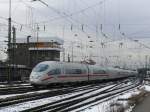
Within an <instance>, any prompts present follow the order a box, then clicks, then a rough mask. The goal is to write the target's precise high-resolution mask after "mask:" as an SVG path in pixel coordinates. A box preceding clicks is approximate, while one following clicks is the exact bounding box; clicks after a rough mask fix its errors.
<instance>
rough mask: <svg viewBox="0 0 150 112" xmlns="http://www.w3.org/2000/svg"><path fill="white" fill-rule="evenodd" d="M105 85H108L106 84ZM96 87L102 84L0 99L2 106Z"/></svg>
mask: <svg viewBox="0 0 150 112" xmlns="http://www.w3.org/2000/svg"><path fill="white" fill-rule="evenodd" d="M103 86H104V85H101V87H103ZM105 86H107V85H106V84H105ZM96 87H100V85H99V86H97V85H96V84H92V85H88V86H83V87H77V88H74V87H69V88H64V89H58V90H49V91H48V92H42V93H31V94H25V95H19V96H16V97H8V98H6V99H0V107H4V106H8V105H12V104H17V103H22V102H27V101H32V100H38V99H42V98H47V97H53V96H57V95H63V94H67V93H73V92H78V91H83V90H88V89H91V88H96Z"/></svg>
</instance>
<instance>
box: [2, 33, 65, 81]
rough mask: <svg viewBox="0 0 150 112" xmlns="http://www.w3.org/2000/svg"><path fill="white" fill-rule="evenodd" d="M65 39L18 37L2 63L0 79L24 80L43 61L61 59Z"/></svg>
mask: <svg viewBox="0 0 150 112" xmlns="http://www.w3.org/2000/svg"><path fill="white" fill-rule="evenodd" d="M63 43H64V41H63V40H62V39H60V38H58V37H39V38H38V39H37V38H35V37H31V36H28V37H27V38H17V39H16V40H13V41H12V42H11V45H10V48H9V49H8V53H9V59H8V61H7V62H6V63H5V64H0V81H8V80H22V79H23V78H25V77H27V78H28V77H29V74H30V72H31V70H32V68H33V67H34V66H35V65H36V64H38V63H40V62H42V61H60V52H61V51H62V50H63V48H62V45H63Z"/></svg>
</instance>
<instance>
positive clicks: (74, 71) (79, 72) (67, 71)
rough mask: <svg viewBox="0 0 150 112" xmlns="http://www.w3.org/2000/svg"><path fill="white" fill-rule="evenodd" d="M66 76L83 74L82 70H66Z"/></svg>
mask: <svg viewBox="0 0 150 112" xmlns="http://www.w3.org/2000/svg"><path fill="white" fill-rule="evenodd" d="M66 74H82V70H81V69H66Z"/></svg>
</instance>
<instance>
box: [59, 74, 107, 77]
mask: <svg viewBox="0 0 150 112" xmlns="http://www.w3.org/2000/svg"><path fill="white" fill-rule="evenodd" d="M89 76H90V77H91V76H109V75H108V74H100V75H89ZM72 77H88V75H83V74H81V75H77V76H58V78H72Z"/></svg>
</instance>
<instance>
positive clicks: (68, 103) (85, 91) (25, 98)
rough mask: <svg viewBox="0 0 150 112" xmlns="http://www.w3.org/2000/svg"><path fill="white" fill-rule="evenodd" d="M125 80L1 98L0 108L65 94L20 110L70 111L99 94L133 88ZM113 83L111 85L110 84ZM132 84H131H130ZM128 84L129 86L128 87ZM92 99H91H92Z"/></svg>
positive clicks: (104, 94)
mask: <svg viewBox="0 0 150 112" xmlns="http://www.w3.org/2000/svg"><path fill="white" fill-rule="evenodd" d="M126 83H127V81H126V80H124V81H121V82H118V83H117V84H113V83H107V84H91V85H87V86H82V87H76V88H74V87H72V88H71V87H70V88H64V89H58V90H54V91H49V92H45V93H36V94H29V95H20V96H16V97H10V98H6V99H3V100H0V110H1V109H3V108H4V107H5V106H6V107H5V108H9V105H10V106H11V107H12V106H13V105H15V104H19V105H21V103H24V102H26V103H27V102H29V101H35V102H36V100H39V99H44V98H53V97H55V96H60V95H66V96H67V97H65V98H61V99H58V100H56V101H52V102H50V103H46V104H44V105H40V106H36V107H34V108H32V107H31V108H29V109H26V110H22V111H23V112H28V111H31V112H32V111H33V112H34V111H35V112H37V111H52V112H56V111H58V110H59V111H60V112H61V111H62V112H66V111H71V110H73V109H76V108H79V107H81V106H84V105H87V104H90V103H92V102H94V101H96V100H95V99H97V100H100V99H102V97H100V96H101V95H102V96H103V98H106V97H108V96H109V95H114V94H117V92H118V93H119V92H122V91H126V90H127V89H129V88H130V87H132V88H133V86H135V85H134V84H126ZM110 85H111V86H110ZM112 85H113V86H112ZM132 85H133V86H132ZM129 86H130V87H129ZM122 88H124V89H123V90H122V91H118V90H120V89H122ZM112 91H115V93H113V94H110V93H111V92H112ZM89 99H90V100H91V101H90V102H87V100H89ZM92 99H93V100H92ZM83 101H86V102H84V103H82V104H80V105H77V104H79V103H81V102H83Z"/></svg>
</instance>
